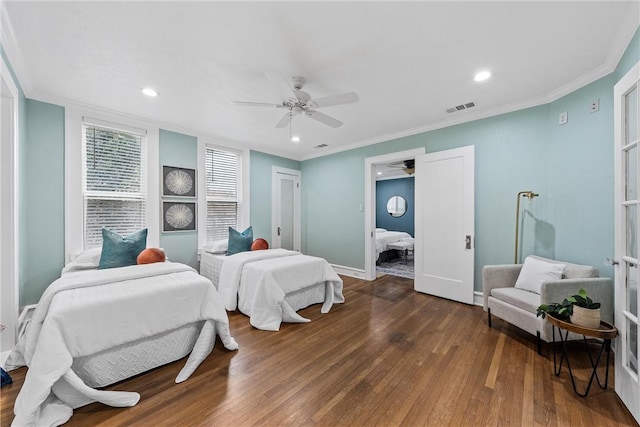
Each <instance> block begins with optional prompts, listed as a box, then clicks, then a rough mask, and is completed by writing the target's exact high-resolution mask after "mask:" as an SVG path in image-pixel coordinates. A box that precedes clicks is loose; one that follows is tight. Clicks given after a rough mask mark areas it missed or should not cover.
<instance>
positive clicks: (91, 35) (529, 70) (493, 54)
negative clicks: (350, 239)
mask: <svg viewBox="0 0 640 427" xmlns="http://www.w3.org/2000/svg"><path fill="white" fill-rule="evenodd" d="M3 7H4V8H5V9H6V10H5V11H4V12H5V13H3V24H4V28H3V35H4V36H5V40H4V41H3V46H4V48H5V51H6V53H7V54H8V55H9V59H10V61H11V63H12V65H13V66H14V68H15V69H16V72H17V73H18V76H19V78H20V82H21V84H22V85H23V89H24V90H25V93H26V95H27V96H28V97H30V98H34V99H40V100H44V101H50V102H59V103H66V102H68V101H72V102H74V103H80V104H88V105H92V106H97V107H100V108H103V109H106V110H111V111H117V112H121V113H126V114H129V115H133V116H137V117H141V118H146V119H151V120H153V121H157V122H159V123H162V124H163V125H164V126H165V127H169V128H172V129H174V130H184V131H187V132H196V133H201V134H204V135H209V136H213V137H216V138H219V139H221V140H223V141H226V142H227V143H232V144H238V145H243V146H249V147H251V148H255V149H258V150H261V151H265V152H269V153H274V154H280V155H284V156H287V157H290V158H294V159H306V158H311V157H315V156H318V155H324V154H327V153H331V152H335V151H340V150H343V149H345V148H347V147H355V146H361V145H365V144H369V143H375V142H380V141H385V140H388V139H391V138H394V137H398V136H405V135H410V134H415V133H418V132H421V131H425V130H429V129H434V128H438V127H442V126H446V125H450V124H454V123H459V122H462V121H468V120H473V119H477V118H481V117H487V116H490V115H495V114H499V113H502V112H506V111H512V110H515V109H519V108H524V107H527V106H532V105H538V104H541V103H545V102H550V101H552V100H554V99H556V98H558V97H559V96H562V95H564V94H566V93H569V92H570V91H572V90H575V89H577V88H579V87H581V86H583V85H585V84H587V83H589V82H591V81H593V80H595V79H596V78H599V77H601V76H604V75H606V74H608V73H609V72H611V71H612V70H613V67H615V65H616V63H617V62H618V60H619V58H620V56H621V54H622V53H623V52H624V49H625V48H626V45H627V43H628V41H629V40H630V37H631V36H632V35H633V32H634V30H635V28H637V26H638V22H639V18H638V1H637V0H636V1H632V2H612V1H571V2H557V1H554V2H524V1H511V2H481V1H474V2H401V3H399V2H379V1H376V2H362V1H355V2H303V1H300V2H203V1H201V2H178V1H174V2H148V1H147V2H131V1H129V2H72V1H69V2H55V1H49V2H17V1H5V2H4V6H3ZM7 18H8V19H7ZM7 35H8V36H9V37H7ZM7 39H8V40H7ZM481 69H489V70H491V71H492V73H493V76H492V77H491V79H490V80H488V81H486V82H484V83H475V82H473V75H474V74H475V73H476V72H477V71H478V70H481ZM267 72H275V73H278V74H280V75H282V76H283V77H290V76H293V75H297V76H304V77H305V78H306V80H307V84H306V85H305V87H304V90H305V91H307V92H309V93H310V94H311V95H312V97H314V98H317V97H323V96H328V95H332V94H337V93H342V92H348V91H355V92H357V93H358V94H359V96H360V101H359V102H358V103H356V104H348V105H340V106H333V107H326V108H323V109H322V110H321V111H322V112H324V113H325V114H328V115H330V116H333V117H335V118H337V119H339V120H341V121H343V122H344V125H343V126H342V127H340V128H337V129H334V128H331V127H328V126H325V125H323V124H321V123H318V122H316V121H314V120H311V119H309V118H308V117H302V116H300V117H296V118H295V119H294V121H293V133H295V134H298V135H300V136H301V138H302V141H301V142H299V143H291V142H290V141H289V129H288V128H284V129H276V128H275V124H276V122H278V120H280V118H281V117H282V115H283V111H284V110H282V109H275V108H273V109H269V108H258V107H242V106H237V105H232V104H231V103H230V102H229V101H232V100H240V101H258V102H267V103H280V102H281V101H282V96H281V94H280V91H279V90H278V89H277V87H276V86H274V84H273V83H272V82H271V81H270V80H269V79H268V78H267V77H266V75H265V74H266V73H267ZM146 86H152V87H154V88H155V89H156V90H157V91H158V92H159V94H160V95H159V96H158V97H157V98H147V97H145V96H144V95H142V94H141V93H140V89H141V88H143V87H146ZM470 101H473V102H475V104H476V107H474V108H472V109H469V110H464V111H460V112H456V113H447V112H446V111H445V110H446V109H447V108H449V107H452V106H455V105H459V104H463V103H467V102H470ZM318 144H327V145H328V147H326V148H323V149H316V148H314V146H316V145H318Z"/></svg>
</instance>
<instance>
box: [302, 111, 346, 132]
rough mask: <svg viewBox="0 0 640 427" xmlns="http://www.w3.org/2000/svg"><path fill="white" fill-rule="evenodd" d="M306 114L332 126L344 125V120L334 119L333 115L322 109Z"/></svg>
mask: <svg viewBox="0 0 640 427" xmlns="http://www.w3.org/2000/svg"><path fill="white" fill-rule="evenodd" d="M305 114H306V115H307V116H308V117H310V118H312V119H313V120H317V121H319V122H320V123H324V124H325V125H328V126H331V127H332V128H339V127H340V126H342V122H341V121H340V120H338V119H334V118H333V117H331V116H327V115H326V114H324V113H321V112H320V111H307V112H306V113H305Z"/></svg>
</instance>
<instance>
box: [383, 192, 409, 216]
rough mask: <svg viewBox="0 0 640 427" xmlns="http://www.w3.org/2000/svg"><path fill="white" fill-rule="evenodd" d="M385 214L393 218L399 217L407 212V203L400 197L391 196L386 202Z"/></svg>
mask: <svg viewBox="0 0 640 427" xmlns="http://www.w3.org/2000/svg"><path fill="white" fill-rule="evenodd" d="M387 212H389V215H391V216H392V217H394V218H398V217H401V216H402V215H404V214H405V213H406V212H407V201H406V200H405V199H404V197H402V196H392V197H390V198H389V201H388V202H387Z"/></svg>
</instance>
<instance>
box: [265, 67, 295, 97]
mask: <svg viewBox="0 0 640 427" xmlns="http://www.w3.org/2000/svg"><path fill="white" fill-rule="evenodd" d="M267 78H268V79H269V80H271V82H273V84H275V85H276V86H277V87H278V90H279V91H280V93H281V94H282V96H283V98H284V99H291V98H293V99H297V97H296V94H295V92H294V91H293V89H291V86H290V85H289V83H288V82H287V81H286V80H285V78H284V77H282V76H281V75H280V74H278V73H267Z"/></svg>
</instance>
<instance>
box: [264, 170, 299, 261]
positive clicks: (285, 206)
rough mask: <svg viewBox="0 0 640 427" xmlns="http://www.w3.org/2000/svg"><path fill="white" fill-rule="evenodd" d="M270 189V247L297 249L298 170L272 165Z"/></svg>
mask: <svg viewBox="0 0 640 427" xmlns="http://www.w3.org/2000/svg"><path fill="white" fill-rule="evenodd" d="M271 189H272V200H271V217H272V220H271V222H272V233H271V234H272V237H271V247H272V248H283V249H289V250H293V251H299V250H300V246H301V238H300V235H301V223H300V193H301V192H300V171H296V170H292V169H284V168H276V167H274V168H273V176H272V186H271Z"/></svg>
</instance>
